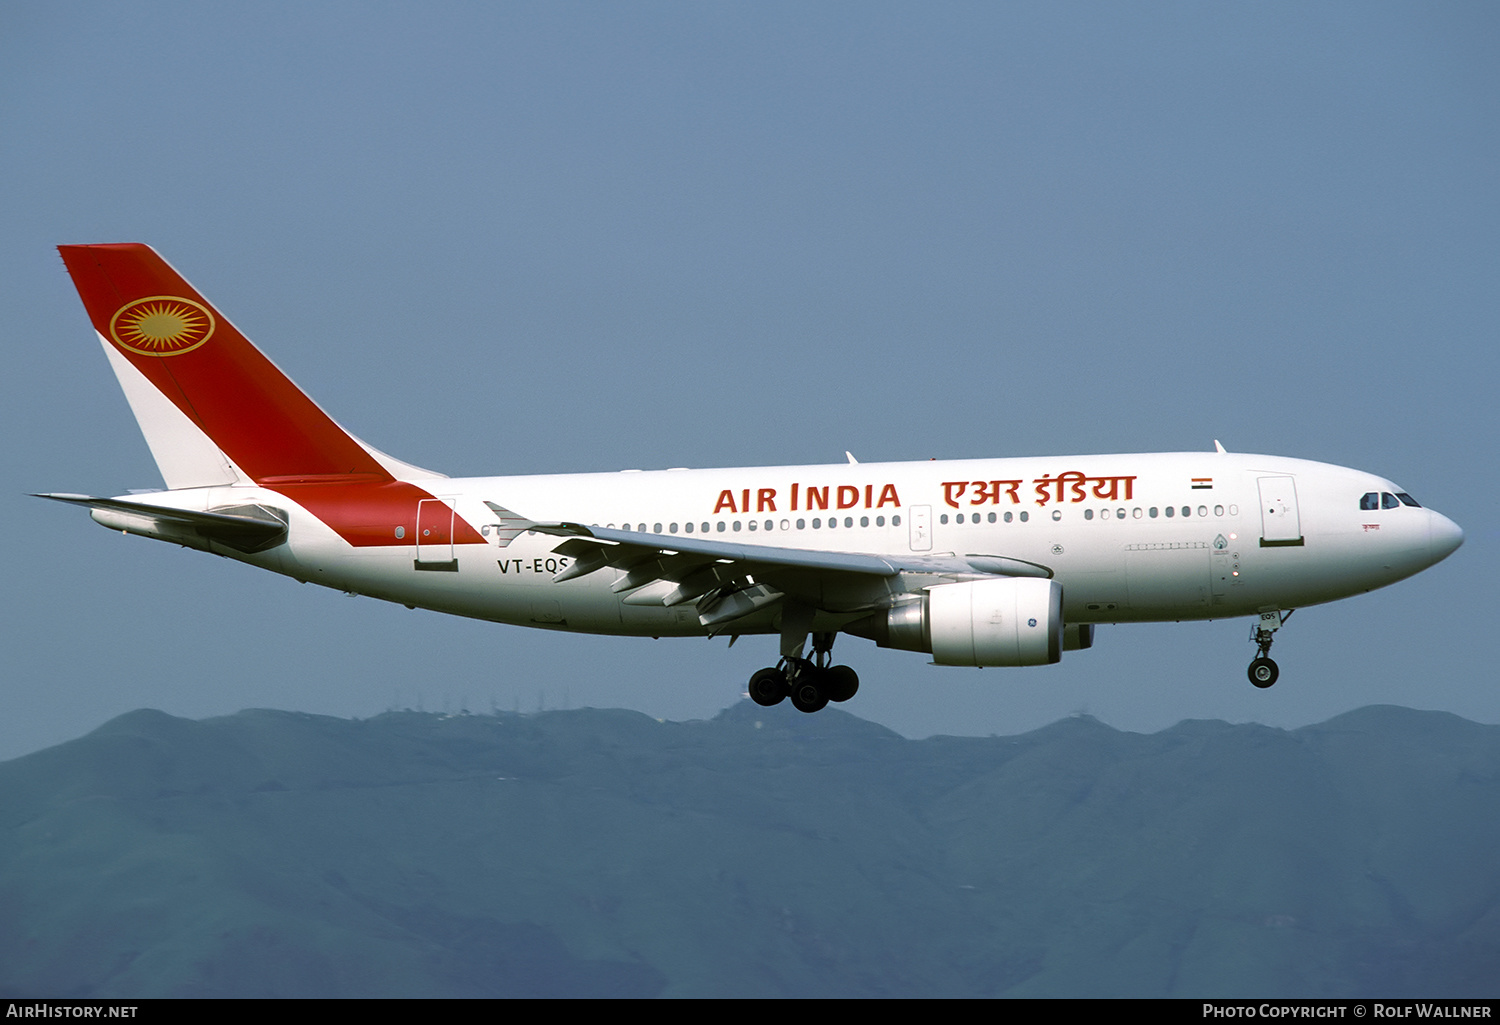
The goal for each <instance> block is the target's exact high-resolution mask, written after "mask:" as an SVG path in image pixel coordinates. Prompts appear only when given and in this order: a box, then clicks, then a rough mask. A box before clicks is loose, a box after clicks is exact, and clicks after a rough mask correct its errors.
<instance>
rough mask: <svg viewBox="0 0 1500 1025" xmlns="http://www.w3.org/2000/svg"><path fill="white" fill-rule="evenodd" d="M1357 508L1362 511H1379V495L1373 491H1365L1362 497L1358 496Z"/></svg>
mask: <svg viewBox="0 0 1500 1025" xmlns="http://www.w3.org/2000/svg"><path fill="white" fill-rule="evenodd" d="M1359 507H1360V509H1364V510H1368V509H1379V508H1380V494H1379V493H1378V492H1375V491H1366V492H1365V493H1364V494H1363V495H1360V496H1359Z"/></svg>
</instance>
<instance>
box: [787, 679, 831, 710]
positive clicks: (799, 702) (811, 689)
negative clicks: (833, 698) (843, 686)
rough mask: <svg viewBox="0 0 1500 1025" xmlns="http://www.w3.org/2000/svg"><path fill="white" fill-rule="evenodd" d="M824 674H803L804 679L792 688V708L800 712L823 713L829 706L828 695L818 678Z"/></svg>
mask: <svg viewBox="0 0 1500 1025" xmlns="http://www.w3.org/2000/svg"><path fill="white" fill-rule="evenodd" d="M822 675H823V674H822V673H803V674H802V678H801V679H800V680H798V681H797V682H796V683H795V684H793V686H792V706H793V707H794V708H796V709H797V711H799V712H821V711H822V710H823V708H824V706H825V705H827V704H828V695H827V693H825V692H824V690H823V688H822V686H820V684H821V683H822V681H821V680H819V679H818V677H820V676H822Z"/></svg>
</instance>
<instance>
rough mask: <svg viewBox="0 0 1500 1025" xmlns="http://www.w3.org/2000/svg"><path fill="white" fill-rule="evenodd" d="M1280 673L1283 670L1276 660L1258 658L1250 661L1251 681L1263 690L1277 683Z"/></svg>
mask: <svg viewBox="0 0 1500 1025" xmlns="http://www.w3.org/2000/svg"><path fill="white" fill-rule="evenodd" d="M1280 675H1281V670H1280V669H1278V668H1277V667H1276V663H1275V662H1272V661H1271V660H1270V659H1268V658H1258V659H1256V660H1255V661H1253V662H1251V663H1250V669H1249V676H1250V682H1251V683H1253V684H1255V685H1256V686H1257V687H1260V688H1261V689H1262V690H1264V689H1265V688H1267V687H1269V686H1271V684H1273V683H1275V682H1276V678H1277V677H1278V676H1280Z"/></svg>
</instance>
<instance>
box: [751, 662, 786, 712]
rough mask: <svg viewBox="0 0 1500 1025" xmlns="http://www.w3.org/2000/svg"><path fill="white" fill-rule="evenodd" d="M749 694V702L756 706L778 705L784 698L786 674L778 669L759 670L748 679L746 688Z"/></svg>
mask: <svg viewBox="0 0 1500 1025" xmlns="http://www.w3.org/2000/svg"><path fill="white" fill-rule="evenodd" d="M746 690H748V691H749V692H750V700H751V701H754V702H755V703H756V704H757V705H765V706H766V707H768V708H769V707H770V706H771V705H779V704H781V702H782V700H783V699H784V698H785V697H786V692H787V687H786V673H783V672H782V671H781V670H780V669H761V670H759V671H757V672H756V673H755V674H754V675H752V676H751V677H750V684H749V686H748V687H746Z"/></svg>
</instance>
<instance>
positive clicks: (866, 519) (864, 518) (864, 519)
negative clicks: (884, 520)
mask: <svg viewBox="0 0 1500 1025" xmlns="http://www.w3.org/2000/svg"><path fill="white" fill-rule="evenodd" d="M859 525H860V526H861V527H868V526H869V525H870V517H868V516H861V517H860V518H859Z"/></svg>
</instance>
